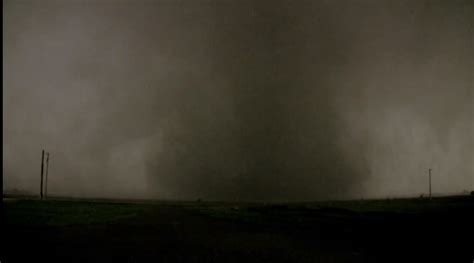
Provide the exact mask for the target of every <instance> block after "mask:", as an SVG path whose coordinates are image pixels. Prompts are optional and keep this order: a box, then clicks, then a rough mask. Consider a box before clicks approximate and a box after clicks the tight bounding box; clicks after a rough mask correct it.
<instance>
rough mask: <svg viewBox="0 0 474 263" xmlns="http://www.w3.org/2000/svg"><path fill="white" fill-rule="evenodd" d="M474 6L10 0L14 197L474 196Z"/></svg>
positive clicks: (8, 161) (7, 126)
mask: <svg viewBox="0 0 474 263" xmlns="http://www.w3.org/2000/svg"><path fill="white" fill-rule="evenodd" d="M472 14H473V9H472V3H470V2H469V1H466V2H454V3H447V2H434V1H426V2H422V1H419V2H416V3H413V2H410V1H405V2H403V1H402V2H397V3H395V2H391V1H258V2H257V1H47V2H45V1H41V2H40V1H23V2H20V1H18V2H15V1H5V2H4V16H5V18H4V47H3V51H4V61H3V65H4V80H3V84H4V111H5V114H4V142H5V145H4V175H5V187H6V188H7V189H8V188H19V189H28V190H31V191H34V190H35V189H36V188H37V184H38V177H39V171H38V170H39V169H38V167H39V161H40V160H39V157H40V152H41V149H42V148H46V149H47V150H49V151H50V152H51V153H52V160H51V181H50V182H51V185H50V187H49V189H50V191H51V192H52V193H53V194H54V193H55V194H60V195H74V196H107V197H125V198H128V197H140V198H145V197H152V198H178V199H189V198H191V199H194V198H198V197H201V198H204V199H225V200H311V199H322V198H353V197H360V196H361V195H385V194H389V195H391V194H418V193H419V192H422V191H423V190H424V189H423V187H424V180H425V177H424V173H425V170H426V169H427V167H428V166H430V167H433V168H435V171H436V172H438V174H439V177H438V180H439V182H440V184H441V182H442V186H441V185H440V186H439V187H440V188H439V189H438V191H439V192H443V191H444V192H446V191H458V190H462V189H464V188H469V187H474V179H473V172H474V166H473V162H472V156H473V145H474V142H473V138H472V128H473V127H472V126H473V109H472V105H473V95H472V89H473V87H472V76H471V75H472V74H471V73H472V61H473V59H472V58H473V53H472V52H473V50H472V17H473V16H472Z"/></svg>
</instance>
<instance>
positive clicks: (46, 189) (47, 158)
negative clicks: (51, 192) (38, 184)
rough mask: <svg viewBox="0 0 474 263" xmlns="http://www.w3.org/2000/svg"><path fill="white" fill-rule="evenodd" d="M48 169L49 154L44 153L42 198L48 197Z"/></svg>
mask: <svg viewBox="0 0 474 263" xmlns="http://www.w3.org/2000/svg"><path fill="white" fill-rule="evenodd" d="M48 168H49V152H48V153H46V176H45V178H44V197H47V196H48V170H49V169H48Z"/></svg>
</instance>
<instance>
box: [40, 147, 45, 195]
mask: <svg viewBox="0 0 474 263" xmlns="http://www.w3.org/2000/svg"><path fill="white" fill-rule="evenodd" d="M43 168H44V150H43V151H42V152H41V183H40V198H41V200H43Z"/></svg>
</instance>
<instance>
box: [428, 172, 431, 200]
mask: <svg viewBox="0 0 474 263" xmlns="http://www.w3.org/2000/svg"><path fill="white" fill-rule="evenodd" d="M428 177H429V187H430V199H431V168H430V169H428Z"/></svg>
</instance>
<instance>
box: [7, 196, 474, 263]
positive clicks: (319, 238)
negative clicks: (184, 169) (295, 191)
mask: <svg viewBox="0 0 474 263" xmlns="http://www.w3.org/2000/svg"><path fill="white" fill-rule="evenodd" d="M3 213H4V216H3V218H2V235H1V236H2V245H1V254H0V257H1V258H0V260H1V262H2V263H4V262H441V261H444V262H473V260H474V246H473V238H474V198H473V197H470V196H463V197H443V198H434V199H432V200H428V199H393V200H368V201H339V202H318V203H291V204H261V203H260V204H256V203H253V204H252V203H210V202H209V203H208V202H148V203H146V202H141V203H140V202H128V203H127V202H123V203H120V202H105V201H90V200H89V201H85V200H43V201H39V200H22V199H13V198H12V199H4V202H3Z"/></svg>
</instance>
